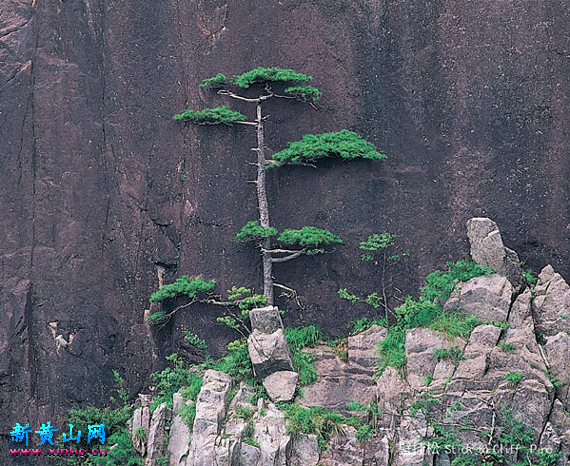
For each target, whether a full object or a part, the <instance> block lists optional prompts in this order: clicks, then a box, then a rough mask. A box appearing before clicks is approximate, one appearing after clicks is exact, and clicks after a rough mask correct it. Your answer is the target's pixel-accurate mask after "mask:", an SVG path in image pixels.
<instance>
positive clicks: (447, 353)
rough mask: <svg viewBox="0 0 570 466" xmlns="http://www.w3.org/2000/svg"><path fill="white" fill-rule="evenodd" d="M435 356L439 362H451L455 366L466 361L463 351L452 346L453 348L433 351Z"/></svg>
mask: <svg viewBox="0 0 570 466" xmlns="http://www.w3.org/2000/svg"><path fill="white" fill-rule="evenodd" d="M433 355H434V357H435V359H437V360H438V361H449V362H451V363H453V364H455V365H457V364H459V362H460V361H461V360H463V359H464V357H463V351H462V350H461V349H460V348H458V347H457V346H452V347H451V348H436V349H434V350H433Z"/></svg>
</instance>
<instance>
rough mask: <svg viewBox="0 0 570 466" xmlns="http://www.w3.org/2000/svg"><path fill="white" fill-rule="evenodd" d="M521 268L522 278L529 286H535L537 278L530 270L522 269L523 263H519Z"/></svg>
mask: <svg viewBox="0 0 570 466" xmlns="http://www.w3.org/2000/svg"><path fill="white" fill-rule="evenodd" d="M521 267H522V268H523V269H522V273H523V276H524V278H525V280H526V281H527V283H528V284H529V285H536V283H537V282H538V276H537V275H536V274H535V273H534V272H533V271H532V269H529V268H525V267H524V261H521Z"/></svg>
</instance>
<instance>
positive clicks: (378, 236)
mask: <svg viewBox="0 0 570 466" xmlns="http://www.w3.org/2000/svg"><path fill="white" fill-rule="evenodd" d="M395 238H396V235H395V234H393V233H390V232H385V233H375V234H373V235H370V236H369V237H368V238H367V239H366V241H362V242H361V243H360V246H359V248H360V249H361V250H363V251H368V252H377V251H379V250H381V249H388V248H390V247H392V246H394V239H395ZM363 260H370V259H363Z"/></svg>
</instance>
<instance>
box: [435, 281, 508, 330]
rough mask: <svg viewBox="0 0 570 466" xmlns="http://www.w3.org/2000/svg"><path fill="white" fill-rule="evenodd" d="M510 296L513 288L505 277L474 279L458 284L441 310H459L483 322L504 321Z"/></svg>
mask: <svg viewBox="0 0 570 466" xmlns="http://www.w3.org/2000/svg"><path fill="white" fill-rule="evenodd" d="M512 296H513V287H512V285H511V283H510V282H509V280H508V279H507V278H506V277H501V276H499V275H492V276H489V277H487V276H483V277H475V278H472V279H471V280H469V281H466V282H461V283H458V284H457V286H456V287H455V290H453V292H452V293H451V296H450V297H449V299H448V300H447V302H446V303H445V305H444V307H443V308H444V309H445V310H451V309H461V310H462V311H464V312H466V313H467V314H471V315H474V316H476V317H478V318H479V319H480V320H481V321H483V322H500V321H506V320H507V315H508V313H509V309H510V307H511V299H512Z"/></svg>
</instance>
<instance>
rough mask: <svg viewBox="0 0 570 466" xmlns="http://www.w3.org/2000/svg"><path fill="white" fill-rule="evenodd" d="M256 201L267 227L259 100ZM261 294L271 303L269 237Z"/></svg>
mask: <svg viewBox="0 0 570 466" xmlns="http://www.w3.org/2000/svg"><path fill="white" fill-rule="evenodd" d="M256 123H257V128H256V130H257V148H256V152H257V181H256V185H257V202H258V204H259V223H260V224H261V226H262V227H264V228H269V206H268V203H267V188H266V182H265V141H264V129H263V114H262V112H261V102H258V103H257V120H256ZM262 247H263V249H264V251H265V252H263V253H262V260H263V294H264V295H265V296H266V297H267V304H268V305H270V306H272V305H273V276H272V275H273V263H272V262H271V253H270V252H267V251H268V250H269V249H271V239H269V238H267V239H265V240H264V241H263V244H262Z"/></svg>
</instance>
